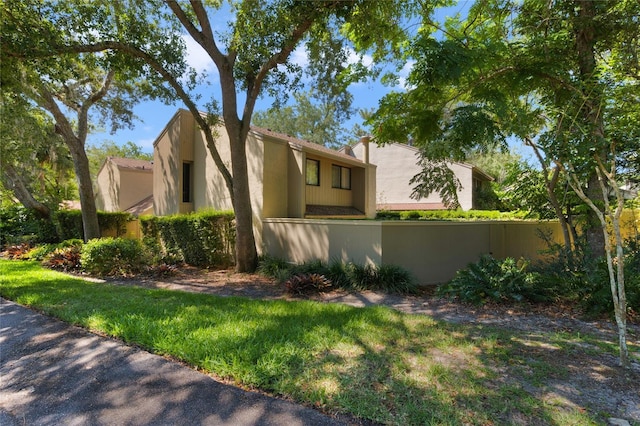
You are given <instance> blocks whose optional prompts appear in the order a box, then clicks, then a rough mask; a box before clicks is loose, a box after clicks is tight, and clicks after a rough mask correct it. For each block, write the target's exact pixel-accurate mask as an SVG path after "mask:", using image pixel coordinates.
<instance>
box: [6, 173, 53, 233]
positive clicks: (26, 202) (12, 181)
mask: <svg viewBox="0 0 640 426" xmlns="http://www.w3.org/2000/svg"><path fill="white" fill-rule="evenodd" d="M2 174H3V176H2V177H3V179H2V180H3V181H5V182H6V183H8V184H9V185H7V187H8V188H10V189H11V191H12V192H13V195H15V197H16V198H17V199H18V201H20V203H22V205H23V206H25V207H26V208H28V209H32V210H34V211H35V212H36V213H37V214H38V215H39V216H40V217H41V218H43V219H47V220H51V209H49V207H47V206H46V205H44V204H42V203H41V202H40V201H38V200H36V199H35V197H34V196H33V194H31V191H29V188H28V187H27V184H26V183H25V182H24V179H22V176H20V174H19V173H18V171H17V170H16V169H15V168H14V167H13V166H12V165H11V164H3V166H2Z"/></svg>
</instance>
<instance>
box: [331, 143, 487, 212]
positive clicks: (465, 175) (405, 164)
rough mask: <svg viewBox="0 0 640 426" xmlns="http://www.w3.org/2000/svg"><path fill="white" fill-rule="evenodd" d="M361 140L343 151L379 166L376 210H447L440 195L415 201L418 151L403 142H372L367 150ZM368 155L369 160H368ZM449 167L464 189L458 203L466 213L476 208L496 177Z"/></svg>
mask: <svg viewBox="0 0 640 426" xmlns="http://www.w3.org/2000/svg"><path fill="white" fill-rule="evenodd" d="M364 139H365V138H363V139H361V140H360V141H359V142H358V143H356V144H355V145H354V146H352V147H345V148H343V149H342V151H343V152H345V153H347V154H349V155H352V156H353V157H355V158H358V159H361V160H363V161H365V162H371V163H372V164H375V165H376V166H377V170H376V208H377V209H378V210H434V209H443V208H446V206H445V205H444V204H443V202H442V199H441V198H440V195H439V194H437V193H432V194H429V196H427V197H426V198H422V199H420V200H415V199H413V198H411V193H412V192H413V185H411V184H410V183H409V182H410V181H411V179H412V178H413V177H414V176H416V175H417V174H419V173H420V171H421V168H420V166H419V165H418V160H419V151H418V149H417V148H415V147H413V146H410V145H407V144H401V143H391V144H387V145H384V146H378V145H376V144H375V143H371V146H369V147H367V146H366V145H365V143H364ZM367 156H368V158H367ZM449 168H450V169H451V170H452V171H453V172H454V173H455V175H456V177H457V178H458V179H459V180H460V183H461V184H462V188H461V189H460V190H459V191H458V201H459V203H460V207H461V208H462V209H463V210H470V209H473V208H475V196H474V195H475V193H476V190H477V189H478V188H480V187H481V186H482V185H486V184H487V182H490V181H492V180H493V178H492V177H491V176H489V175H487V174H486V173H484V172H483V171H482V170H480V169H479V168H477V167H474V166H472V165H470V164H464V163H457V162H451V163H449Z"/></svg>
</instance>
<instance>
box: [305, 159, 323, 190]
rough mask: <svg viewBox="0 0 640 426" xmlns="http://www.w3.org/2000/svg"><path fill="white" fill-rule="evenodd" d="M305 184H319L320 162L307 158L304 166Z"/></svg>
mask: <svg viewBox="0 0 640 426" xmlns="http://www.w3.org/2000/svg"><path fill="white" fill-rule="evenodd" d="M306 176H307V177H306V181H307V185H313V186H320V162H319V161H318V160H311V159H307V167H306Z"/></svg>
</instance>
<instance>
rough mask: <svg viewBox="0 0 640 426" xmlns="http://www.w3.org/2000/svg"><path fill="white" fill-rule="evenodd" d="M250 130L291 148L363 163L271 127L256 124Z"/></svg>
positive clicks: (348, 161)
mask: <svg viewBox="0 0 640 426" xmlns="http://www.w3.org/2000/svg"><path fill="white" fill-rule="evenodd" d="M251 131H252V132H254V133H257V134H260V135H263V136H267V137H270V138H273V139H279V140H281V141H283V142H286V143H288V144H289V146H291V147H292V148H298V149H300V150H302V151H304V152H309V153H314V154H317V155H322V156H330V157H333V158H335V159H339V160H341V161H344V162H347V163H352V164H353V163H359V164H364V163H363V161H362V160H360V159H358V158H355V157H353V156H351V155H348V154H345V153H344V152H341V151H336V150H335V149H331V148H327V147H325V146H323V145H320V144H317V143H313V142H310V141H306V140H303V139H298V138H296V137H293V136H290V135H287V134H285V133H279V132H274V131H273V130H271V129H265V128H263V127H258V126H251Z"/></svg>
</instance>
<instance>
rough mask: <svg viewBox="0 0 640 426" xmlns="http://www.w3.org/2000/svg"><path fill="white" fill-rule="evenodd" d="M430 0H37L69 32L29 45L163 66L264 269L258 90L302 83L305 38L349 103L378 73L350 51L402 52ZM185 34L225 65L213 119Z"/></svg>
mask: <svg viewBox="0 0 640 426" xmlns="http://www.w3.org/2000/svg"><path fill="white" fill-rule="evenodd" d="M434 3H437V1H436V2H434ZM428 4H430V3H429V2H424V1H418V0H415V1H399V0H379V1H368V0H348V1H334V0H319V1H295V0H279V1H270V2H259V1H229V2H228V3H227V2H222V1H215V0H211V1H199V0H198V1H196V0H193V1H175V0H166V1H160V0H150V1H146V2H121V1H115V2H97V3H86V2H82V1H77V2H76V1H68V2H65V3H64V5H57V6H55V7H54V6H52V5H56V4H55V3H47V2H45V3H44V6H42V5H41V4H40V3H38V4H37V5H35V6H32V8H33V9H39V10H38V13H37V14H34V15H37V16H44V17H45V19H46V20H47V22H49V23H50V24H51V27H53V28H56V29H59V32H57V33H56V35H59V36H57V37H54V38H45V39H44V40H42V39H41V40H38V42H35V41H33V42H30V43H29V46H28V47H29V48H31V49H32V51H31V55H32V56H33V55H35V56H38V55H43V56H46V55H49V54H50V53H49V52H56V53H57V54H58V55H60V54H70V53H81V52H104V53H103V55H104V57H105V58H111V57H112V56H114V55H116V53H124V54H126V55H127V57H128V58H129V60H130V62H131V63H134V64H138V65H139V66H140V69H141V70H153V71H154V72H155V73H156V75H158V76H160V77H161V78H162V79H163V80H164V84H162V85H161V86H162V87H164V88H166V89H169V90H168V92H167V93H169V92H170V93H175V94H176V95H177V96H178V97H180V98H181V99H182V101H183V102H184V104H185V105H186V106H187V108H188V109H189V110H190V111H191V112H192V113H193V114H194V117H195V119H196V121H197V123H198V125H199V126H200V127H201V129H202V130H203V131H204V134H205V136H206V138H207V141H206V142H207V146H208V149H209V151H210V152H211V155H212V157H213V159H214V162H215V163H216V165H217V167H218V168H219V169H220V171H221V173H222V175H223V176H224V178H225V182H226V185H227V188H228V190H229V193H230V195H231V200H232V203H233V206H234V210H235V214H236V231H237V237H236V238H237V239H236V267H237V269H238V270H240V271H247V270H253V269H254V268H255V266H256V262H257V255H256V247H255V238H254V235H253V212H252V210H251V202H250V188H249V182H248V176H247V158H246V153H245V150H246V146H245V143H246V138H247V134H248V132H249V129H250V124H251V118H252V116H253V112H254V108H255V103H256V100H257V99H258V97H259V96H261V95H265V94H266V95H270V96H273V97H274V98H275V99H276V102H284V100H285V99H283V96H285V95H286V94H287V93H289V92H291V91H292V90H295V89H296V88H297V87H299V85H300V81H301V80H300V78H301V76H302V72H303V69H302V67H301V65H299V64H297V63H296V62H294V61H293V60H292V58H291V56H292V52H294V50H295V49H296V48H298V47H301V46H304V48H305V51H306V54H307V59H308V65H307V66H306V70H305V71H306V72H307V73H308V74H309V75H310V76H311V77H312V78H311V81H313V82H314V83H315V84H314V86H315V87H314V89H316V90H317V91H318V93H322V94H323V96H325V97H326V99H332V100H333V101H334V103H335V105H337V106H339V107H341V108H344V107H347V106H348V105H349V102H348V99H347V98H345V87H346V86H347V85H348V84H350V83H351V82H353V81H355V80H357V79H361V78H364V77H365V76H366V75H367V74H368V73H369V70H368V69H367V68H366V67H364V66H362V64H361V63H360V64H359V63H355V64H354V63H347V62H346V58H347V56H349V54H350V53H351V52H353V51H354V50H353V49H355V50H356V51H358V52H364V51H367V52H369V54H371V55H372V57H373V58H374V59H375V60H381V59H382V58H384V57H385V56H388V55H390V54H391V55H399V54H400V53H401V50H402V47H403V46H404V45H405V44H404V41H405V40H406V38H407V34H406V31H405V29H404V28H403V25H402V24H403V22H404V18H406V17H407V16H411V15H414V14H417V13H419V12H421V11H422V10H423V9H424V8H426V7H427V5H428ZM52 11H53V12H52ZM16 25H18V24H16ZM19 31H22V32H27V31H29V29H28V28H27V27H26V26H25V27H21V28H19ZM183 36H184V37H190V38H192V39H193V40H194V41H195V42H197V43H198V44H199V45H200V46H201V47H202V48H203V49H204V51H205V52H206V54H207V55H208V56H209V58H210V59H211V62H212V63H213V65H214V66H215V69H216V71H217V79H218V81H219V85H220V92H221V95H220V97H215V96H211V97H208V98H207V99H204V100H202V102H204V103H206V104H207V105H208V111H209V112H210V113H211V114H209V115H208V117H203V116H202V115H201V114H200V113H199V108H198V105H199V104H198V102H200V100H199V99H198V98H197V97H196V96H194V95H193V94H192V93H191V92H190V91H189V88H190V87H191V85H190V84H191V83H193V82H195V77H196V76H194V75H193V74H190V73H187V72H186V70H185V67H184V55H182V52H181V49H180V47H184V41H183V38H182V37H183ZM13 41H14V42H15V43H18V44H20V43H21V41H19V40H17V41H16V40H13ZM3 43H4V40H3ZM23 48H24V46H23ZM23 51H24V49H23ZM141 72H142V71H141ZM185 74H186V75H187V77H188V78H185ZM218 118H221V119H222V120H223V123H224V128H225V130H226V132H227V134H228V136H229V140H230V152H231V164H230V168H229V167H228V166H227V164H225V163H224V162H223V161H222V159H221V158H220V155H219V153H218V150H217V147H216V142H215V140H214V136H213V132H212V128H213V125H214V124H215V122H216V120H217V119H218Z"/></svg>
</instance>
